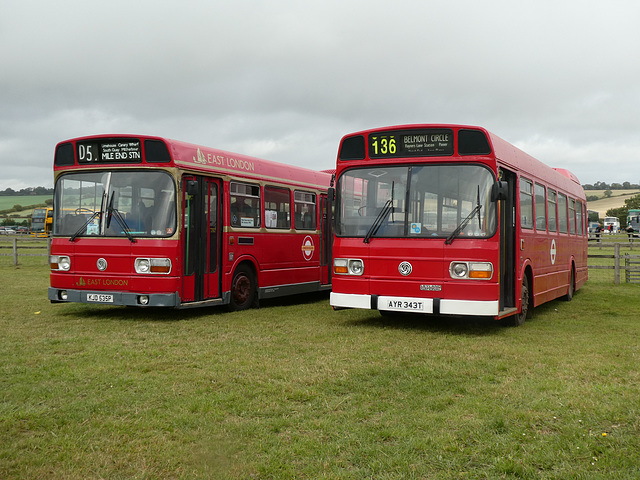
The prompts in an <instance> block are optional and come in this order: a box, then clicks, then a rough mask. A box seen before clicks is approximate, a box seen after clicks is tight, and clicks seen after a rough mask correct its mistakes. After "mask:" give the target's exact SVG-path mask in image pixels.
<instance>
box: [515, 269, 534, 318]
mask: <svg viewBox="0 0 640 480" xmlns="http://www.w3.org/2000/svg"><path fill="white" fill-rule="evenodd" d="M520 299H521V300H522V308H521V309H520V313H516V314H515V315H514V316H513V317H512V322H513V326H514V327H519V326H520V325H522V324H523V323H524V321H525V320H526V319H527V318H531V315H532V311H531V297H530V292H529V280H528V279H527V276H526V275H525V276H524V277H523V278H522V289H521V290H520Z"/></svg>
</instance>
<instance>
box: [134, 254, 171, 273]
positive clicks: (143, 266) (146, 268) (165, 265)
mask: <svg viewBox="0 0 640 480" xmlns="http://www.w3.org/2000/svg"><path fill="white" fill-rule="evenodd" d="M134 266H135V269H136V273H143V274H145V273H152V274H156V275H168V274H169V273H171V260H170V259H169V258H136V260H135V262H134Z"/></svg>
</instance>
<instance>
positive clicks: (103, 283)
mask: <svg viewBox="0 0 640 480" xmlns="http://www.w3.org/2000/svg"><path fill="white" fill-rule="evenodd" d="M127 285H129V280H126V279H119V278H87V279H86V280H85V279H84V278H82V277H80V278H79V279H78V281H77V282H76V286H79V287H81V286H91V287H96V286H99V287H111V286H117V287H126V286H127Z"/></svg>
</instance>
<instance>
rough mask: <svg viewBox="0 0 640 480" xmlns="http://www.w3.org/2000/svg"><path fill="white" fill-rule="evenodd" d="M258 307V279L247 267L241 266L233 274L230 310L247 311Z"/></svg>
mask: <svg viewBox="0 0 640 480" xmlns="http://www.w3.org/2000/svg"><path fill="white" fill-rule="evenodd" d="M253 306H257V296H256V277H255V275H254V274H253V272H252V271H251V269H250V268H249V267H248V266H246V265H240V266H239V267H238V268H236V271H235V272H234V273H233V280H232V281H231V299H230V301H229V310H231V311H239V310H246V309H248V308H251V307H253Z"/></svg>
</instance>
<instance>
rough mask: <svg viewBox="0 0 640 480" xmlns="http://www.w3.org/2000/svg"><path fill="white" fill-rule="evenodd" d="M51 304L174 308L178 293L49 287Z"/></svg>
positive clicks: (178, 302)
mask: <svg viewBox="0 0 640 480" xmlns="http://www.w3.org/2000/svg"><path fill="white" fill-rule="evenodd" d="M48 297H49V300H50V301H51V303H89V304H101V305H125V306H130V307H176V306H178V305H180V297H179V296H178V293H177V292H176V293H134V292H90V291H87V290H70V289H61V288H53V287H49V293H48Z"/></svg>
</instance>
